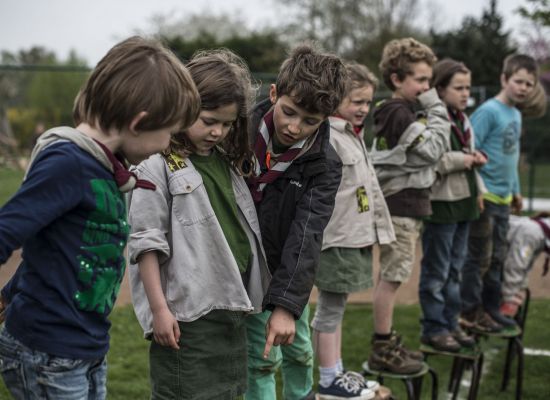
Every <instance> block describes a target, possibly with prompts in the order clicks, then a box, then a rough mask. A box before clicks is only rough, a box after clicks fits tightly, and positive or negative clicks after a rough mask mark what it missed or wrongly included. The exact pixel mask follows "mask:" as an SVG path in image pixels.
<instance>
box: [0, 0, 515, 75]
mask: <svg viewBox="0 0 550 400" xmlns="http://www.w3.org/2000/svg"><path fill="white" fill-rule="evenodd" d="M422 1H424V2H425V3H426V2H429V4H431V6H430V7H429V8H433V7H435V8H436V9H437V23H441V24H443V26H445V27H449V28H453V27H456V26H458V25H459V24H460V21H461V20H462V18H463V17H464V16H465V15H473V16H475V17H479V16H480V15H481V11H482V9H483V7H485V6H486V5H487V4H488V2H489V0H460V1H455V0H422ZM524 3H525V1H521V0H499V1H498V8H499V11H500V12H501V14H502V15H504V17H505V24H506V25H505V26H506V27H507V28H508V29H513V30H514V32H515V33H516V34H519V29H518V27H519V25H520V21H521V19H520V18H519V17H518V16H517V15H515V12H514V10H515V9H517V7H518V6H519V5H521V4H524ZM205 10H207V11H209V12H212V13H215V14H221V13H229V14H235V15H240V16H245V18H246V21H247V23H248V24H249V26H250V27H251V28H257V27H260V26H262V25H264V24H269V25H274V24H273V23H272V21H277V20H280V19H281V18H282V17H281V15H278V14H277V1H276V0H91V1H90V0H0V50H8V51H11V52H15V51H17V50H20V49H30V48H31V47H32V46H35V45H40V46H44V47H46V48H47V49H50V50H53V51H54V52H55V53H56V54H57V56H58V58H59V59H66V58H67V56H68V54H69V51H70V49H75V50H76V52H77V54H78V55H79V56H81V57H83V58H85V59H86V61H87V62H88V65H90V66H94V65H95V64H96V63H97V62H98V61H99V59H100V58H101V57H102V56H103V55H104V54H105V53H106V52H107V51H108V50H109V48H110V47H112V46H113V45H114V44H115V43H117V42H118V41H119V40H121V39H123V38H125V37H127V36H130V35H131V34H133V33H135V31H136V30H138V29H141V30H144V29H147V28H150V27H151V16H153V15H155V14H160V15H171V16H176V17H183V16H185V15H186V13H189V14H193V13H201V12H203V11H205Z"/></svg>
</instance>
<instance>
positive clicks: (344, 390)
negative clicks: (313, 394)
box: [318, 374, 375, 400]
mask: <svg viewBox="0 0 550 400" xmlns="http://www.w3.org/2000/svg"><path fill="white" fill-rule="evenodd" d="M318 394H319V399H320V400H338V399H347V400H370V399H374V396H375V393H374V391H372V390H370V389H367V388H365V387H363V386H362V385H360V384H359V382H357V380H356V379H355V378H352V377H350V376H349V375H346V374H340V375H338V376H336V378H334V380H333V381H332V383H331V384H330V386H328V387H323V386H321V385H319V392H318Z"/></svg>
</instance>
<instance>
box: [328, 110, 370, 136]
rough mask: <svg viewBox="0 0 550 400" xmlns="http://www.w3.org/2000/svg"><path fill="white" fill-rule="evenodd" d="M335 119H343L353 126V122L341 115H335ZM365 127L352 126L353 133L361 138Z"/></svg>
mask: <svg viewBox="0 0 550 400" xmlns="http://www.w3.org/2000/svg"><path fill="white" fill-rule="evenodd" d="M333 117H334V118H339V119H343V120H344V121H346V122H348V123H349V124H350V125H351V122H349V121H348V120H347V119H345V118H344V117H342V116H341V115H340V114H334V115H333ZM363 126H364V125H358V126H355V125H352V127H353V133H355V136H358V137H359V136H360V135H359V134H360V133H361V130H362V129H363Z"/></svg>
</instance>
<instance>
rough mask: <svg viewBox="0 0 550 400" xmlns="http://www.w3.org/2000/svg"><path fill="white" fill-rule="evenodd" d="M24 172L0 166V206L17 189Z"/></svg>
mask: <svg viewBox="0 0 550 400" xmlns="http://www.w3.org/2000/svg"><path fill="white" fill-rule="evenodd" d="M23 175H24V172H23V171H20V170H13V169H8V168H0V206H2V205H3V204H4V203H5V202H6V201H8V199H9V198H10V197H11V196H12V195H13V194H14V193H15V192H16V191H17V189H18V188H19V186H20V185H21V181H22V180H23Z"/></svg>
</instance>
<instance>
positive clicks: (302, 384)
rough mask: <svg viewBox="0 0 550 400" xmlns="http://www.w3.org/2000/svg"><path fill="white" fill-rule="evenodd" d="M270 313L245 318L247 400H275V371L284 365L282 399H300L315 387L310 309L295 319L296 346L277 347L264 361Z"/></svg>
mask: <svg viewBox="0 0 550 400" xmlns="http://www.w3.org/2000/svg"><path fill="white" fill-rule="evenodd" d="M270 315H271V312H269V311H264V312H263V313H260V314H252V315H249V316H248V317H247V318H246V326H247V334H248V390H247V392H246V394H245V396H244V397H245V399H247V400H248V399H251V400H257V399H262V400H275V399H276V398H277V396H276V390H275V372H276V371H277V369H278V368H279V367H280V366H281V365H282V371H281V372H282V377H283V398H284V399H285V400H300V399H303V398H304V397H306V396H307V395H308V393H309V392H310V391H311V389H312V387H313V348H312V345H311V335H310V331H309V324H308V322H309V306H308V305H306V307H305V308H304V312H303V313H302V316H301V318H300V319H298V320H296V336H295V337H294V343H292V344H291V345H288V346H274V347H272V348H271V352H270V353H269V357H268V358H267V359H264V358H263V357H262V353H263V351H264V346H265V324H266V322H267V320H268V318H269V316H270Z"/></svg>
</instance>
